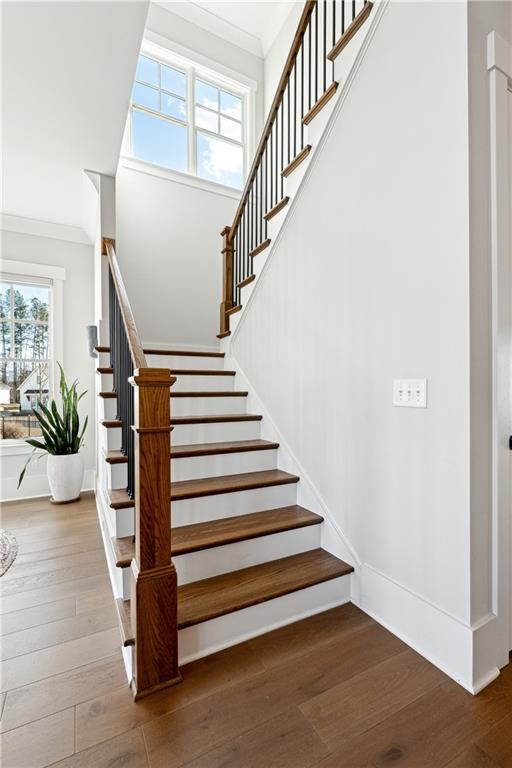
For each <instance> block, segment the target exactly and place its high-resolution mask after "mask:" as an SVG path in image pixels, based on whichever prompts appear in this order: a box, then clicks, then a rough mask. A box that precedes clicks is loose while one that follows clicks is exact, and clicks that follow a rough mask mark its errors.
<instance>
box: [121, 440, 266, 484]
mask: <svg viewBox="0 0 512 768" xmlns="http://www.w3.org/2000/svg"><path fill="white" fill-rule="evenodd" d="M170 461H171V477H172V480H173V482H179V481H181V480H200V479H202V478H204V477H219V476H221V475H237V474H242V473H244V472H263V471H265V470H269V469H275V468H276V466H277V449H273V450H265V451H243V452H241V453H221V454H214V455H212V456H195V457H191V456H190V457H186V458H183V459H172V460H170ZM106 471H107V478H108V487H109V488H113V489H120V488H126V483H127V477H128V470H127V466H126V464H108V463H107V470H106Z"/></svg>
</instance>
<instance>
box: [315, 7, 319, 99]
mask: <svg viewBox="0 0 512 768" xmlns="http://www.w3.org/2000/svg"><path fill="white" fill-rule="evenodd" d="M314 13H315V104H316V102H317V101H318V3H316V5H315V11H314Z"/></svg>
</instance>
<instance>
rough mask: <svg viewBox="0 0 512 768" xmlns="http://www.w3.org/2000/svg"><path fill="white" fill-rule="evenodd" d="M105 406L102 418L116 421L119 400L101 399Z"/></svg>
mask: <svg viewBox="0 0 512 768" xmlns="http://www.w3.org/2000/svg"><path fill="white" fill-rule="evenodd" d="M100 400H101V402H102V404H103V413H102V418H104V419H115V418H116V416H117V398H116V397H108V398H107V397H100Z"/></svg>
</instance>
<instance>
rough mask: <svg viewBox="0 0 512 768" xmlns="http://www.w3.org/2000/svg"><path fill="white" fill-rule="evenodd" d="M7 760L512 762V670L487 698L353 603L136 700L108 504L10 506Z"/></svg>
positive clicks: (87, 764)
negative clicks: (105, 532) (103, 522)
mask: <svg viewBox="0 0 512 768" xmlns="http://www.w3.org/2000/svg"><path fill="white" fill-rule="evenodd" d="M2 527H4V528H7V529H8V530H11V531H13V532H14V533H15V535H16V536H17V538H18V542H19V555H18V558H17V560H16V561H15V563H14V565H13V567H12V568H11V569H10V570H9V571H8V572H7V574H6V575H5V576H4V577H2V579H0V604H1V611H2V613H1V615H0V625H1V632H2V637H1V641H2V642H1V658H2V671H1V686H0V711H1V713H2V717H1V721H0V730H1V732H2V734H1V739H2V742H1V764H2V766H3V768H44V767H45V766H49V765H52V766H54V767H55V768H114V767H115V768H117V767H120V766H123V768H164V767H165V768H173V767H177V766H185V767H186V768H221V766H222V768H229V767H231V768H309V767H311V768H313V766H314V767H315V768H385V767H386V766H391V765H393V766H395V765H396V766H404V767H405V766H407V768H477V766H478V767H479V768H512V665H511V666H509V667H507V668H506V669H504V670H503V671H502V674H501V676H500V677H499V678H498V680H496V681H495V682H494V683H493V684H492V685H491V686H489V687H488V688H486V689H485V690H484V691H483V692H482V693H481V694H480V695H479V696H477V697H473V696H471V695H470V694H468V693H466V692H465V691H464V690H463V689H462V688H460V687H459V686H458V685H456V684H455V683H454V682H452V681H451V680H449V679H448V678H447V677H446V676H445V675H443V674H442V673H441V672H439V670H437V669H436V668H435V667H433V666H432V665H431V664H429V663H428V662H427V661H425V660H424V659H423V658H422V657H421V656H418V654H416V653H414V652H413V651H412V650H411V649H409V648H408V647H407V646H406V645H404V644H403V643H402V642H401V641H400V640H398V639H397V638H395V637H394V636H393V635H391V634H390V633H389V632H387V631H386V630H385V629H383V628H382V627H380V626H379V625H378V624H376V623H375V622H374V621H372V620H371V619H370V618H369V617H367V616H366V615H365V614H363V613H361V611H359V610H358V609H357V608H355V607H354V606H352V605H346V606H343V607H341V608H335V609H333V610H331V611H328V612H326V613H323V614H319V615H318V616H313V617H311V618H309V619H306V620H305V621H302V622H300V623H299V624H295V625H291V626H288V627H284V628H282V629H279V630H277V631H275V632H271V633H269V634H267V635H263V636H261V637H258V638H256V639H254V640H250V641H248V642H246V643H243V644H241V645H239V646H236V647H234V648H231V649H228V650H225V651H222V652H221V653H217V654H215V655H214V656H210V657H208V658H206V659H202V660H200V661H197V662H194V663H192V664H189V665H187V666H186V667H184V668H183V670H182V672H183V678H184V680H183V683H182V684H181V685H179V686H176V687H174V688H169V689H166V690H163V691H161V692H160V693H158V694H155V695H153V696H150V697H148V698H146V699H142V700H140V701H139V702H138V703H137V704H135V703H134V702H133V700H132V696H131V693H130V691H129V689H128V685H127V683H126V677H125V672H124V667H123V663H122V658H121V651H120V635H119V630H118V627H117V623H116V621H117V620H116V614H115V609H114V600H113V597H112V593H111V591H110V582H109V579H108V574H107V569H106V563H105V559H104V555H103V550H102V542H101V536H100V532H99V526H98V523H97V517H96V510H95V504H94V499H93V498H92V496H89V497H87V498H85V499H83V500H82V501H81V502H78V503H76V504H70V505H68V506H62V507H53V506H52V505H50V504H49V502H48V501H47V500H34V501H29V502H23V503H15V504H14V503H13V504H4V505H3V508H2Z"/></svg>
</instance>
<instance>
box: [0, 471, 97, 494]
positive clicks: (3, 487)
mask: <svg viewBox="0 0 512 768" xmlns="http://www.w3.org/2000/svg"><path fill="white" fill-rule="evenodd" d="M95 485H96V478H95V472H94V469H86V470H85V472H84V482H83V484H82V491H93V490H94V487H95ZM17 486H18V478H17V477H3V478H2V479H1V481H0V501H19V500H20V499H35V498H39V497H42V496H49V495H50V486H49V485H48V478H47V476H46V473H44V474H40V475H26V476H25V479H24V480H23V484H22V486H21V488H20V489H19V490H18V488H17Z"/></svg>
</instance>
